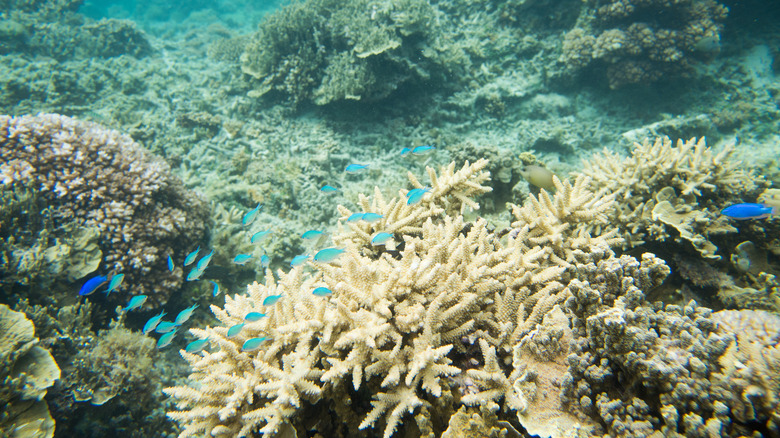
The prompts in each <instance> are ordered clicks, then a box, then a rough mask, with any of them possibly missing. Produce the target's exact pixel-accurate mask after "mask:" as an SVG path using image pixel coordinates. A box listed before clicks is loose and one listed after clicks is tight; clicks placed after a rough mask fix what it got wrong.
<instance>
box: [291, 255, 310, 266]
mask: <svg viewBox="0 0 780 438" xmlns="http://www.w3.org/2000/svg"><path fill="white" fill-rule="evenodd" d="M308 259H309V256H308V255H306V254H301V255H297V256H295V257H293V259H292V261H291V262H290V266H291V267H293V268H294V267H296V266H301V265H302V264H303V262H305V261H306V260H308Z"/></svg>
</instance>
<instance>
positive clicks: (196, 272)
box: [187, 266, 203, 281]
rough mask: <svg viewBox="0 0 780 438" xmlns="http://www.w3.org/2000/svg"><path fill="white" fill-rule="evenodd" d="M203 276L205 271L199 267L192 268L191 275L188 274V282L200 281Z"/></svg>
mask: <svg viewBox="0 0 780 438" xmlns="http://www.w3.org/2000/svg"><path fill="white" fill-rule="evenodd" d="M201 275H203V269H198V267H197V266H195V267H194V268H192V270H191V271H190V273H189V274H187V281H195V280H198V279H200V276H201Z"/></svg>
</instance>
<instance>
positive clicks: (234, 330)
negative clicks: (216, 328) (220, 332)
mask: <svg viewBox="0 0 780 438" xmlns="http://www.w3.org/2000/svg"><path fill="white" fill-rule="evenodd" d="M243 329H244V323H243V322H242V323H241V324H236V325H234V326H232V327H230V328H229V329H228V331H227V337H228V338H232V337H234V336H236V335H238V334H239V333H241V330H243Z"/></svg>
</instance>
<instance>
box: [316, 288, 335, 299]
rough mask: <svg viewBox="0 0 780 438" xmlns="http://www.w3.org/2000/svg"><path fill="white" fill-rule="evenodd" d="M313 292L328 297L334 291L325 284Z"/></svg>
mask: <svg viewBox="0 0 780 438" xmlns="http://www.w3.org/2000/svg"><path fill="white" fill-rule="evenodd" d="M311 293H313V294H314V295H316V296H318V297H327V296H328V295H333V291H331V290H330V289H328V288H327V287H324V286H320V287H318V288H316V289H314V290H313V291H312V292H311Z"/></svg>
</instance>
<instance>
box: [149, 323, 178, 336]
mask: <svg viewBox="0 0 780 438" xmlns="http://www.w3.org/2000/svg"><path fill="white" fill-rule="evenodd" d="M177 328H179V326H178V324H176V323H175V322H171V321H162V322H161V323H159V324H157V327H155V328H154V331H156V332H157V333H170V332H172V331H175V330H176V329H177Z"/></svg>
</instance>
